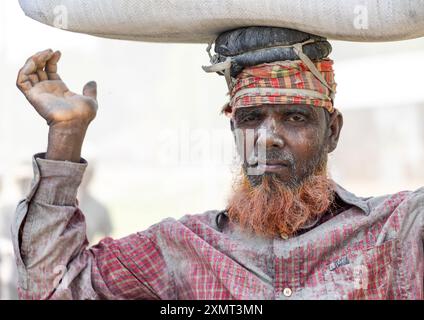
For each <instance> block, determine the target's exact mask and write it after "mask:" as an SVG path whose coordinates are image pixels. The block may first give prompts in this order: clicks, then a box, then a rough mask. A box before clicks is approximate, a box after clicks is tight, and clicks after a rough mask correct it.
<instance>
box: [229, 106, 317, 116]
mask: <svg viewBox="0 0 424 320" xmlns="http://www.w3.org/2000/svg"><path fill="white" fill-rule="evenodd" d="M267 111H277V112H287V111H299V112H304V113H305V112H306V113H312V114H313V113H318V112H319V111H318V108H317V107H314V106H311V105H308V104H264V105H257V106H251V107H242V108H238V109H237V110H236V112H235V115H236V116H238V115H243V114H246V113H250V112H267Z"/></svg>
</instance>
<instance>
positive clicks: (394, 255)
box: [12, 155, 424, 299]
mask: <svg viewBox="0 0 424 320" xmlns="http://www.w3.org/2000/svg"><path fill="white" fill-rule="evenodd" d="M42 157H43V155H37V156H35V157H34V160H33V166H34V175H35V177H34V181H33V185H32V189H31V192H30V193H29V195H28V196H27V198H26V199H24V200H22V201H21V202H20V203H19V205H18V208H17V213H16V217H15V220H14V223H13V226H12V233H13V242H14V250H15V254H16V262H17V266H18V273H19V293H20V297H21V298H24V299H423V273H424V256H423V234H424V188H421V189H418V190H417V191H414V192H411V191H403V192H399V193H396V194H393V195H388V196H383V197H374V198H359V197H356V196H355V195H353V194H352V193H349V192H348V191H346V190H344V189H343V188H341V187H340V186H338V185H337V187H336V190H335V192H336V194H337V196H338V197H339V198H340V199H342V200H343V202H344V203H346V204H349V206H348V208H347V209H345V210H342V211H341V212H338V213H337V214H336V215H334V216H332V217H331V218H329V219H328V218H327V219H326V220H325V221H319V222H317V223H316V225H313V226H310V228H309V229H308V230H304V232H303V233H301V234H300V235H298V236H296V237H293V238H289V239H287V240H284V239H281V238H275V239H265V238H258V237H252V236H249V235H247V234H246V233H243V232H242V231H241V230H239V229H238V228H237V226H235V225H234V224H232V223H231V222H230V221H229V219H226V215H225V212H223V211H208V212H205V213H203V214H195V215H186V216H184V217H183V218H181V219H179V220H175V219H165V220H163V221H162V222H160V223H158V224H156V225H153V226H151V227H150V228H148V229H147V230H145V231H143V232H138V233H135V234H133V235H130V236H128V237H126V238H123V239H120V240H113V239H111V238H106V239H104V240H102V241H101V242H100V243H99V244H97V245H96V246H93V247H91V248H87V240H86V232H85V222H84V216H83V213H82V212H81V211H80V210H79V209H78V206H77V200H76V193H77V188H78V186H79V184H80V182H81V179H82V176H83V174H84V170H85V168H86V165H87V164H86V162H85V161H82V163H70V162H60V161H51V160H44V159H42ZM143 214H149V213H148V212H144V213H143Z"/></svg>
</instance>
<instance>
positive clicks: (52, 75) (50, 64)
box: [46, 51, 62, 80]
mask: <svg viewBox="0 0 424 320" xmlns="http://www.w3.org/2000/svg"><path fill="white" fill-rule="evenodd" d="M61 56H62V53H61V52H60V51H56V52H54V53H53V54H52V56H51V57H50V59H49V60H48V61H47V63H46V73H47V76H48V78H49V80H60V76H59V75H58V74H57V63H58V62H59V60H60V57H61Z"/></svg>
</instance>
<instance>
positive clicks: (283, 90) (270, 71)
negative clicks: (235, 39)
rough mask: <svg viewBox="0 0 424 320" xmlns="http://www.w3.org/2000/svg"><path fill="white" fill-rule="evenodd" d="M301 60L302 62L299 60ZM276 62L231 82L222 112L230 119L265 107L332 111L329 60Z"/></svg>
mask: <svg viewBox="0 0 424 320" xmlns="http://www.w3.org/2000/svg"><path fill="white" fill-rule="evenodd" d="M302 60H303V61H302ZM302 60H294V61H290V60H287V61H277V62H273V63H263V64H260V65H256V66H253V67H246V68H245V69H243V71H242V72H241V73H240V74H239V75H238V76H237V78H235V79H232V86H231V88H230V97H231V100H230V102H229V103H228V104H226V105H225V106H224V109H223V112H224V113H225V114H226V115H227V116H229V117H233V116H234V113H235V110H236V109H238V108H243V107H252V106H257V105H267V104H307V105H311V106H313V107H322V108H325V109H327V110H328V111H329V112H330V113H332V112H333V111H334V106H333V100H334V94H335V91H336V83H335V81H334V71H333V61H332V60H331V59H323V60H320V61H318V62H312V61H310V60H309V59H308V60H309V61H305V60H304V59H302Z"/></svg>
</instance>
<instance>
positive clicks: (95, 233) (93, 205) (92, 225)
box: [78, 161, 112, 243]
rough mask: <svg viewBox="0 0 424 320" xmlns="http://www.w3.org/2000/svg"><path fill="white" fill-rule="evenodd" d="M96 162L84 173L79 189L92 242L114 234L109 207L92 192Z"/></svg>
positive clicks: (80, 201) (80, 200)
mask: <svg viewBox="0 0 424 320" xmlns="http://www.w3.org/2000/svg"><path fill="white" fill-rule="evenodd" d="M94 168H95V164H94V163H93V161H92V163H91V165H90V166H89V167H87V170H86V172H85V174H84V177H83V179H82V182H81V186H80V188H79V190H78V203H79V207H80V208H81V211H82V212H87V214H85V219H86V225H87V238H88V241H89V242H90V243H93V242H97V241H98V240H100V239H103V238H105V237H108V236H110V235H111V234H112V221H111V218H110V213H109V211H108V209H107V208H106V207H105V206H104V205H103V204H102V203H100V201H98V200H97V199H96V198H95V197H93V195H92V194H91V192H90V184H91V182H92V180H93V176H94V172H95V170H94Z"/></svg>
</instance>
